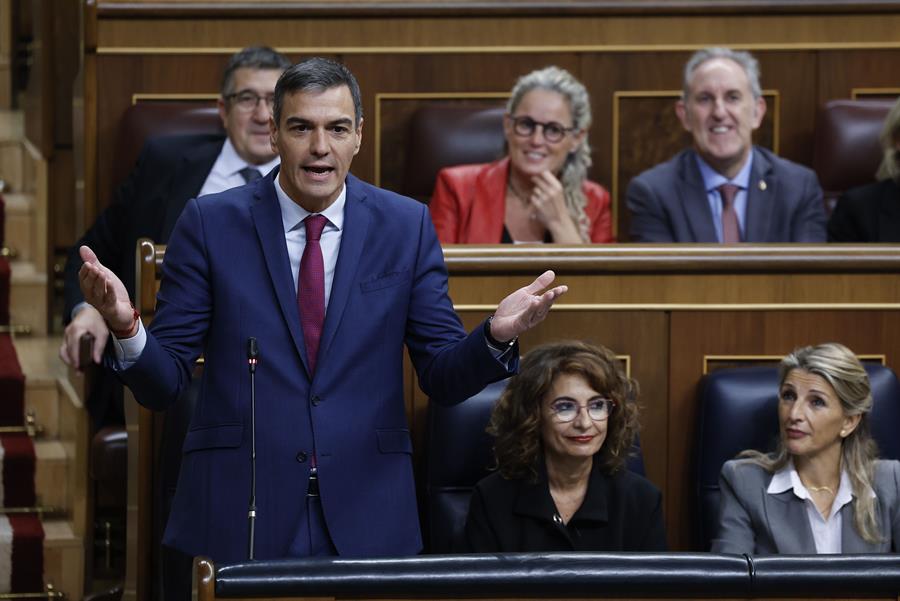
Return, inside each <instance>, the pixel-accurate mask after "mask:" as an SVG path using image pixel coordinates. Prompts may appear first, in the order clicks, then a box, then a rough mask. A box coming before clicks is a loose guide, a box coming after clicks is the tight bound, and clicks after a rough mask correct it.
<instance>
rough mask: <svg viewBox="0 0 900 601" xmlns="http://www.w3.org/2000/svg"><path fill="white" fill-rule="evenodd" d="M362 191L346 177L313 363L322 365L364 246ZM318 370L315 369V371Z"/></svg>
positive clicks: (366, 224)
mask: <svg viewBox="0 0 900 601" xmlns="http://www.w3.org/2000/svg"><path fill="white" fill-rule="evenodd" d="M367 202H368V201H367V198H366V192H365V189H364V187H363V185H362V182H360V181H359V180H358V179H356V178H355V177H353V176H352V175H347V200H346V203H345V204H344V231H343V232H342V233H341V248H340V251H339V252H338V259H337V264H336V265H335V268H334V280H333V281H332V283H331V296H330V297H329V298H328V308H327V309H326V311H325V324H324V326H323V328H322V339H321V340H320V341H319V356H318V359H317V361H316V362H317V364H318V365H320V366H322V365H326V364H327V361H328V350H329V349H330V348H331V343H332V341H333V340H334V336H335V333H336V332H337V328H338V325H340V323H341V318H342V317H343V315H344V308H345V307H346V306H347V299H348V298H349V296H350V291H351V290H352V289H353V283H354V282H355V281H356V279H357V278H356V272H357V270H358V269H359V263H360V257H361V256H362V252H363V249H364V248H365V247H366V237H367V236H368V232H369V221H370V219H371V215H370V213H369V210H370V209H369V207H368V206H367ZM317 371H318V370H317Z"/></svg>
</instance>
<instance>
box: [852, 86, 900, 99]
mask: <svg viewBox="0 0 900 601" xmlns="http://www.w3.org/2000/svg"><path fill="white" fill-rule="evenodd" d="M887 95H897V96H900V88H850V98H852V99H853V100H860V99H861V97H864V96H887Z"/></svg>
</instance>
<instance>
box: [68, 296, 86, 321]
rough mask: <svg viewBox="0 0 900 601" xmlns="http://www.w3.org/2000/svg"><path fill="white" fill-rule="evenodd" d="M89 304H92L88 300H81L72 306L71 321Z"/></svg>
mask: <svg viewBox="0 0 900 601" xmlns="http://www.w3.org/2000/svg"><path fill="white" fill-rule="evenodd" d="M88 306H90V305H88V303H87V302H85V301H81V302H80V303H78V304H77V305H75V306H74V307H72V312H71V313H69V321H72V320H73V319H75V316H76V315H78V314H79V313H81V310H82V309H84V308H85V307H88Z"/></svg>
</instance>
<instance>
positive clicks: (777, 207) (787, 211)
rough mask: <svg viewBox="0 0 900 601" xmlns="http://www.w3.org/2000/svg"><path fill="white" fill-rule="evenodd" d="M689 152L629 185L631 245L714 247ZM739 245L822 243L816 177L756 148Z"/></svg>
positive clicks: (702, 192)
mask: <svg viewBox="0 0 900 601" xmlns="http://www.w3.org/2000/svg"><path fill="white" fill-rule="evenodd" d="M695 157H696V153H695V152H694V150H693V149H687V150H683V151H681V152H680V153H678V154H677V155H675V156H674V157H673V158H672V159H670V160H669V161H666V162H665V163H661V164H659V165H656V166H655V167H652V168H651V169H648V170H647V171H644V172H643V173H641V174H640V175H638V176H637V177H635V178H634V179H633V180H631V183H629V184H628V191H627V202H628V210H629V211H630V212H631V229H630V236H631V240H632V242H717V241H718V240H717V239H716V230H715V225H714V224H713V216H712V211H710V208H709V201H708V199H707V195H706V187H705V186H704V184H703V176H702V175H700V168H699V167H698V166H697V160H696V158H695ZM748 194H749V196H748V198H747V215H746V223H745V224H744V239H743V242H825V238H826V235H825V221H826V216H825V205H824V204H823V202H822V188H821V187H820V186H819V180H818V179H817V178H816V174H815V173H814V172H813V171H812V170H810V169H808V168H806V167H804V166H802V165H798V164H796V163H792V162H791V161H788V160H787V159H782V158H780V157H778V156H776V155H775V154H773V153H771V152H770V151H768V150H766V149H765V148H759V147H756V146H754V148H753V166H752V167H751V172H750V182H749V187H748Z"/></svg>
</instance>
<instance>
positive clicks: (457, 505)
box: [425, 364, 900, 553]
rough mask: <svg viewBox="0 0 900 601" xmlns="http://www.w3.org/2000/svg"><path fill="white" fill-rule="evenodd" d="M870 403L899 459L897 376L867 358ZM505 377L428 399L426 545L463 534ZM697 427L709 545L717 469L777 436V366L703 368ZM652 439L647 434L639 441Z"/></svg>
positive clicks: (703, 534) (703, 535) (874, 420)
mask: <svg viewBox="0 0 900 601" xmlns="http://www.w3.org/2000/svg"><path fill="white" fill-rule="evenodd" d="M866 371H867V372H868V374H869V380H870V382H871V385H872V394H873V397H874V400H875V402H874V405H873V408H872V413H871V416H870V420H871V422H870V423H871V428H872V435H873V436H874V438H875V441H876V442H877V443H878V447H879V450H880V452H881V456H882V457H884V458H888V459H900V437H898V436H897V425H898V424H900V381H898V380H897V376H896V375H895V374H894V372H893V371H892V370H891V369H890V368H888V367H885V366H883V365H879V364H867V365H866ZM504 387H505V382H497V383H494V384H491V385H490V386H488V387H487V388H485V389H484V390H483V391H482V392H481V393H480V394H478V395H475V396H473V397H471V398H470V399H468V400H466V401H465V402H464V403H462V404H460V405H456V406H453V407H443V406H440V405H437V404H434V403H431V404H429V408H428V425H427V435H426V436H427V439H426V449H425V453H426V463H427V468H426V470H427V475H426V494H427V497H428V503H427V515H426V516H425V525H426V537H427V541H428V545H427V548H428V549H429V550H430V551H431V552H432V553H448V552H450V551H451V550H452V549H453V548H454V544H455V541H457V540H459V538H460V537H461V536H462V532H463V528H464V526H465V518H466V514H467V512H468V507H469V497H470V496H471V492H472V488H473V487H474V486H475V484H476V483H477V482H478V481H479V480H480V479H481V478H484V477H485V476H487V475H488V473H489V467H490V465H491V464H492V462H493V459H492V453H491V439H490V437H489V436H488V435H487V433H486V432H485V428H486V427H487V424H488V421H489V419H490V414H491V409H492V408H493V406H494V403H496V401H497V399H499V398H500V394H501V393H502V392H503V389H504ZM699 406H700V413H699V417H698V425H697V429H696V463H695V470H694V472H695V475H696V480H695V483H694V488H695V491H696V497H695V507H696V510H697V515H696V518H697V519H696V520H695V523H696V524H697V528H698V531H697V532H696V533H695V534H696V547H697V548H698V549H702V550H706V549H709V546H710V542H711V540H712V538H713V537H714V536H715V533H716V528H717V524H716V522H717V519H718V509H719V472H721V470H722V465H723V464H724V463H725V462H726V461H728V460H729V459H732V458H734V457H735V456H736V455H737V454H738V453H739V452H741V451H742V450H744V449H757V450H761V451H769V450H772V449H773V448H774V444H775V442H776V440H777V437H778V413H777V411H778V409H777V406H778V370H777V368H776V367H768V366H766V367H745V368H734V369H721V370H717V371H714V372H713V373H711V374H710V375H708V376H706V378H705V379H704V381H703V383H702V384H701V387H700V403H699ZM649 444H653V441H645V445H649ZM628 469H630V470H631V471H633V472H636V473H639V474H641V475H644V463H643V459H642V457H641V451H640V446H636V447H635V448H633V449H632V455H631V457H630V460H629V463H628Z"/></svg>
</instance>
